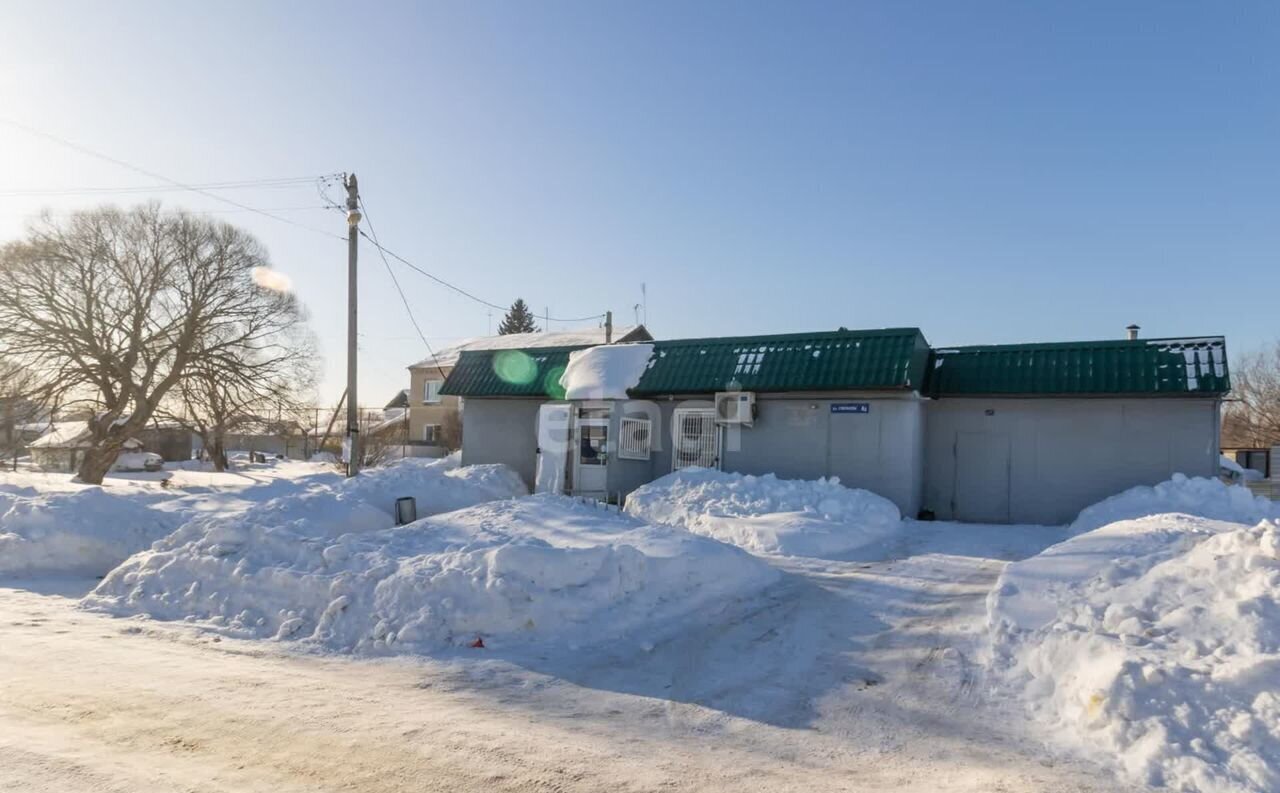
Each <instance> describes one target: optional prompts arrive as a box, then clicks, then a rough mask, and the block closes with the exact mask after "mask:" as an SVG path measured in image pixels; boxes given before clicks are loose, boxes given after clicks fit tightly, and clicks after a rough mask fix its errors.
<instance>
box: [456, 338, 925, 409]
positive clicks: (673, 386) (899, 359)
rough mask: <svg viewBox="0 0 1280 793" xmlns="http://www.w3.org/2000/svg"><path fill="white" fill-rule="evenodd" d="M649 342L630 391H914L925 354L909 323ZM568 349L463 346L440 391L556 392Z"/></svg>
mask: <svg viewBox="0 0 1280 793" xmlns="http://www.w3.org/2000/svg"><path fill="white" fill-rule="evenodd" d="M653 347H654V351H653V357H652V358H651V359H650V362H649V368H648V369H646V370H645V372H644V374H643V375H641V377H640V382H639V384H638V385H637V386H636V387H635V388H634V389H632V390H631V393H632V394H633V395H634V396H655V395H660V394H710V393H714V392H716V391H726V390H732V389H742V390H744V391H761V392H768V391H859V390H863V391H865V390H881V389H919V388H921V387H922V384H923V382H924V376H925V365H926V363H927V359H928V355H929V345H928V342H926V341H925V338H924V336H923V334H921V333H920V331H919V330H918V329H916V328H890V329H885V330H838V331H828V332H819V333H792V334H785V335H773V336H735V337H725V338H710V339H674V340H667V341H656V342H653ZM575 349H582V347H562V348H556V349H528V350H504V351H501V352H495V351H489V350H485V351H475V350H468V351H465V352H463V353H462V355H461V356H460V357H459V360H458V364H457V365H456V366H455V367H454V370H453V373H452V374H450V375H449V377H448V379H447V380H445V384H444V387H443V388H442V389H441V393H444V394H453V395H457V396H471V397H476V396H488V397H494V396H551V397H555V398H560V397H561V396H563V394H564V390H563V388H561V386H560V375H561V374H562V373H563V372H564V367H565V366H566V365H567V364H568V362H569V353H570V352H572V351H573V350H575Z"/></svg>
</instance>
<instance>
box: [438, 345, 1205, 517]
mask: <svg viewBox="0 0 1280 793" xmlns="http://www.w3.org/2000/svg"><path fill="white" fill-rule="evenodd" d="M625 347H631V348H632V349H630V350H628V349H624V348H625ZM637 349H638V350H640V353H637V352H636V350H637ZM637 354H639V355H642V356H643V357H640V358H639V360H638V361H637V360H636V355H637ZM575 355H577V356H579V357H578V358H576V359H575V358H573V356H575ZM587 355H590V356H594V357H596V358H598V359H599V360H598V361H595V362H594V365H593V366H591V367H587V369H588V371H589V373H592V374H595V375H598V376H600V377H601V378H603V379H604V380H607V379H608V378H609V377H611V376H613V375H614V374H616V373H617V372H618V371H629V373H630V376H629V379H627V380H626V382H625V383H623V384H622V387H621V390H618V389H617V388H614V389H613V390H610V389H608V388H605V389H602V390H601V392H600V393H599V394H598V395H596V398H592V397H591V394H590V393H587V394H585V395H581V396H580V395H578V394H576V393H572V392H568V391H566V383H565V382H564V381H563V380H562V378H561V374H562V373H563V372H564V371H565V370H566V368H567V367H569V366H570V365H571V360H572V361H573V365H575V366H577V365H578V364H579V363H583V362H584V361H585V358H584V357H583V356H587ZM504 356H505V357H508V358H510V360H505V361H504V360H501V358H503V357H504ZM570 385H572V384H570ZM1229 388H1230V384H1229V378H1228V371H1227V356H1226V343H1225V341H1224V339H1223V338H1222V337H1220V336H1217V337H1198V338H1176V339H1137V338H1129V339H1117V340H1106V341H1093V342H1058V343H1043V344H1006V345H991V346H977V347H949V348H932V347H930V345H929V344H928V342H927V341H926V340H925V337H924V335H923V334H922V333H921V332H920V331H919V330H918V329H916V328H892V329H883V330H845V329H840V330H837V331H828V332H818V333H797V334H786V335H762V336H735V337H725V338H706V339H674V340H663V341H656V342H652V344H645V345H623V346H622V347H615V348H604V347H595V348H589V347H586V346H585V345H577V346H561V347H553V348H527V349H525V350H522V351H511V350H485V349H467V350H463V351H461V352H460V354H459V355H458V357H457V359H456V360H455V361H454V363H453V366H452V368H451V370H450V371H449V375H448V378H447V380H446V381H445V383H444V385H443V387H442V388H440V389H439V393H440V394H441V395H443V396H446V397H454V398H464V399H465V400H466V410H465V411H463V441H462V461H463V463H464V464H474V463H504V464H506V465H509V466H511V467H512V468H514V469H515V470H517V471H518V472H519V473H520V474H521V476H522V477H523V478H524V479H525V481H526V482H527V483H528V484H529V485H530V486H531V487H532V488H533V489H535V490H537V491H550V492H563V493H572V494H578V495H584V496H590V497H595V498H602V499H608V500H622V499H624V498H625V496H626V494H627V493H629V492H630V491H631V490H633V489H635V488H636V487H638V486H640V485H642V484H644V483H646V482H649V481H652V480H653V479H656V478H658V477H660V476H663V475H664V474H667V473H669V472H671V471H673V470H676V469H679V468H684V467H687V466H703V467H708V468H719V469H722V470H726V471H734V472H739V473H744V474H765V473H774V474H777V475H778V476H779V477H782V478H793V479H816V478H818V477H826V476H836V477H839V478H840V481H841V482H842V483H843V484H845V485H847V486H850V487H861V488H866V489H868V490H871V491H874V492H876V493H879V494H880V495H882V496H884V497H886V498H889V499H890V500H892V501H893V502H895V503H896V504H897V505H898V507H899V509H901V511H902V513H903V514H904V515H906V516H909V517H914V516H916V515H917V514H922V515H924V516H928V515H934V516H937V517H939V518H945V519H955V520H962V521H970V522H981V523H1045V524H1060V523H1065V522H1068V521H1070V520H1071V519H1072V518H1073V517H1074V516H1075V515H1076V513H1077V512H1078V511H1079V510H1080V509H1082V508H1083V507H1085V506H1087V505H1089V504H1092V503H1094V502H1096V501H1098V500H1100V499H1102V498H1105V497H1107V496H1110V495H1113V494H1115V493H1118V492H1120V491H1122V490H1124V489H1126V488H1129V487H1132V486H1135V485H1151V484H1155V483H1157V482H1160V481H1162V480H1164V479H1167V478H1169V477H1170V476H1171V475H1172V474H1174V473H1179V472H1180V473H1184V474H1187V475H1189V476H1209V477H1212V476H1216V475H1217V472H1218V467H1219V454H1218V446H1219V433H1220V410H1221V402H1222V399H1223V397H1224V396H1225V395H1226V393H1227V391H1228V390H1229Z"/></svg>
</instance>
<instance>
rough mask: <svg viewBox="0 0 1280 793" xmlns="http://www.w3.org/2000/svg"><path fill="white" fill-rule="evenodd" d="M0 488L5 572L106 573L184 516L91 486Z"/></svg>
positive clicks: (0, 562)
mask: <svg viewBox="0 0 1280 793" xmlns="http://www.w3.org/2000/svg"><path fill="white" fill-rule="evenodd" d="M25 490H26V492H27V493H28V495H7V494H0V575H14V576H30V575H47V574H75V575H102V574H104V573H106V572H107V571H108V570H110V569H111V568H113V567H115V566H116V565H118V564H119V563H120V562H122V561H124V560H125V559H127V558H128V557H129V556H130V555H132V554H134V553H136V552H138V551H140V550H142V549H144V548H146V547H148V546H149V545H151V543H152V542H154V541H155V540H157V539H159V538H161V537H163V536H165V535H166V534H168V533H169V532H171V531H173V530H174V528H175V527H176V526H177V524H178V522H179V519H178V518H177V517H175V516H173V515H171V514H168V513H164V512H160V511H157V510H154V509H151V508H149V507H147V506H145V505H143V504H141V503H138V502H137V501H135V500H133V499H130V498H128V497H123V496H116V495H112V494H110V493H107V492H104V491H103V490H102V489H101V488H97V487H89V488H84V489H82V490H78V491H75V492H70V493H49V494H45V495H37V494H35V492H34V491H32V490H31V489H29V488H28V489H25Z"/></svg>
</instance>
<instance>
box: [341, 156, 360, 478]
mask: <svg viewBox="0 0 1280 793" xmlns="http://www.w3.org/2000/svg"><path fill="white" fill-rule="evenodd" d="M346 188H347V437H346V439H345V440H344V442H343V444H342V453H343V455H345V456H346V458H347V459H346V463H347V476H355V475H356V474H358V473H360V417H359V415H357V411H356V406H357V405H359V404H360V403H359V401H358V400H357V399H356V343H357V338H356V286H357V284H356V248H357V247H358V244H359V240H360V191H359V190H358V189H357V187H356V175H355V174H349V175H348V176H347V179H346Z"/></svg>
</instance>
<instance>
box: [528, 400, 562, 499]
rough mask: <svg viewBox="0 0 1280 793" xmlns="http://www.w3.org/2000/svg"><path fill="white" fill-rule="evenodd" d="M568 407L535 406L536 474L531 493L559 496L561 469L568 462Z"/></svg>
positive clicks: (560, 490)
mask: <svg viewBox="0 0 1280 793" xmlns="http://www.w3.org/2000/svg"><path fill="white" fill-rule="evenodd" d="M569 416H570V407H569V406H568V405H539V406H538V470H537V473H536V474H535V475H534V485H533V491H534V492H535V493H563V492H564V473H565V465H566V464H567V463H568V459H569Z"/></svg>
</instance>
